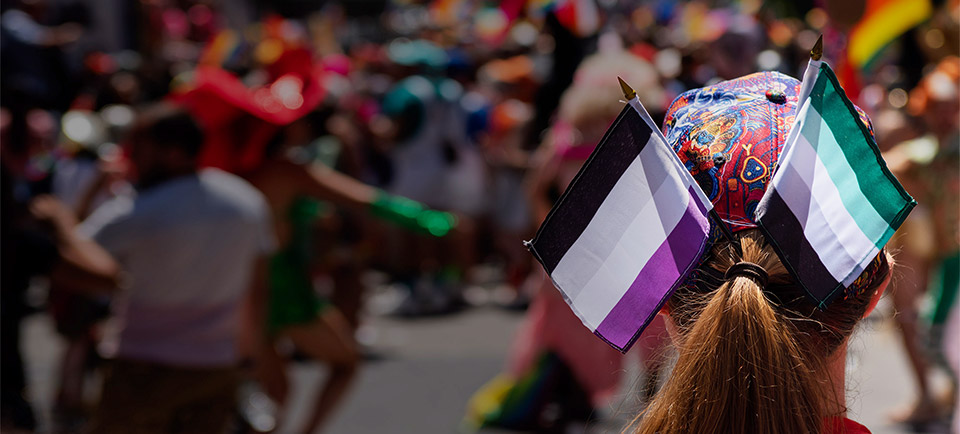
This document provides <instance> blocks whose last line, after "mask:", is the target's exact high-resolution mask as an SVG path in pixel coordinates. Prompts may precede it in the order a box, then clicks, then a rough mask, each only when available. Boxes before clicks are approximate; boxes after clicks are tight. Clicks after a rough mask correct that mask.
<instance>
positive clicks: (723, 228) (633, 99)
mask: <svg viewBox="0 0 960 434" xmlns="http://www.w3.org/2000/svg"><path fill="white" fill-rule="evenodd" d="M617 80H618V81H620V90H621V91H623V97H624V98H626V99H627V103H629V104H630V105H631V106H633V108H634V109H635V110H637V112H639V113H640V116H641V117H642V118H644V120H646V121H647V122H648V123H649V124H650V128H651V129H652V130H653V131H654V134H656V135H658V136H659V137H660V138H661V139H662V140H663V143H664V144H667V139H666V137H663V132H661V131H660V129H659V128H657V126H656V125H655V124H654V123H653V119H650V115H649V114H648V113H647V111H646V110H644V109H643V105H642V104H640V100H639V98H637V92H636V91H635V90H633V88H632V87H630V85H629V84H627V82H625V81H623V79H622V78H620V77H617ZM674 159H675V160H677V161H676V162H677V164H678V166H680V167H679V170H680V171H682V173H683V174H685V175H687V176H689V175H690V172H687V169H686V167H683V165H681V164H679V163H680V160H678V159H676V158H674ZM691 178H692V177H691ZM691 181H693V180H692V179H691ZM693 183H694V184H696V182H695V181H694V182H693ZM697 190H699V187H697ZM701 195H702V193H701ZM701 200H708V199H707V197H706V196H705V195H702V197H701ZM708 214H709V215H710V218H712V219H714V220H715V221H716V223H717V227H719V228H720V232H721V233H722V234H723V237H724V238H726V239H727V241H729V242H730V244H732V245H734V246H736V247H738V248H739V244H738V243H736V242H735V238H734V236H733V232H732V231H730V228H729V227H728V226H727V224H726V223H724V221H723V219H721V218H720V214H717V210H716V209H714V208H713V207H710V211H709V212H708Z"/></svg>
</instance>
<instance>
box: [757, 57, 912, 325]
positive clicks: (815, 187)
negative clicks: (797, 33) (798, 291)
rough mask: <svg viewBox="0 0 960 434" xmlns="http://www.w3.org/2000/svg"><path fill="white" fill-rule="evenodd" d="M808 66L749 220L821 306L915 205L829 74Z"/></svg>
mask: <svg viewBox="0 0 960 434" xmlns="http://www.w3.org/2000/svg"><path fill="white" fill-rule="evenodd" d="M813 63H814V62H811V64H813ZM816 63H819V65H814V66H819V68H808V70H807V71H808V73H806V74H804V86H803V87H802V88H801V89H809V91H808V92H807V91H801V94H800V98H801V100H800V106H799V107H800V111H799V112H798V114H797V117H796V119H797V120H796V121H795V122H794V124H793V127H792V128H791V131H790V135H789V136H788V138H787V142H786V143H785V144H784V149H783V151H782V152H783V156H782V157H781V159H780V165H779V166H778V168H777V169H776V172H775V173H774V175H773V179H772V181H771V185H770V187H769V188H767V191H766V193H764V195H763V198H762V199H761V200H760V204H759V205H758V206H757V211H756V221H757V222H758V223H759V225H760V227H761V228H762V229H763V231H764V233H765V235H766V237H767V240H769V241H770V242H771V245H772V246H773V248H774V250H776V252H777V255H778V256H779V257H780V259H781V261H782V262H783V264H784V265H786V266H787V268H788V269H789V270H790V272H791V274H792V275H793V276H794V278H796V279H797V281H798V282H799V283H800V284H801V285H802V286H803V287H804V288H805V289H806V291H807V294H808V295H809V296H810V297H811V298H812V299H813V300H814V301H815V302H816V303H818V304H819V305H820V306H825V305H826V304H827V303H829V302H830V301H831V300H833V299H834V298H835V297H836V296H838V295H840V294H841V293H843V289H844V288H847V287H849V286H850V284H852V283H853V281H854V280H855V279H856V278H857V277H858V276H860V274H861V273H862V272H863V270H865V269H866V267H867V266H868V265H869V264H870V262H871V261H872V260H873V259H874V258H875V257H876V256H877V254H879V253H880V249H882V248H883V246H884V245H885V244H886V243H887V241H888V240H889V239H890V237H891V236H892V235H893V233H894V231H896V230H897V228H899V227H900V225H901V224H902V223H903V221H904V219H906V218H907V215H908V214H910V211H911V210H912V209H913V207H914V206H915V205H916V202H915V201H914V200H913V198H912V197H910V195H909V194H907V192H906V191H905V190H904V189H903V187H902V186H901V185H900V183H899V182H897V179H896V178H894V176H893V175H892V174H891V173H890V171H889V170H888V169H887V166H886V164H885V163H884V161H883V158H882V157H881V156H880V150H879V149H878V148H877V144H876V142H875V141H874V140H873V136H872V135H871V134H870V133H869V131H868V130H867V127H866V125H864V123H863V122H862V121H861V120H860V117H859V115H858V114H857V111H856V110H855V109H854V107H853V103H851V102H850V100H849V99H847V96H846V95H845V94H844V92H843V89H841V88H840V85H839V84H838V83H837V78H836V76H834V74H833V71H832V70H831V69H830V67H829V66H828V65H827V64H826V62H816ZM810 83H812V86H809V84H810Z"/></svg>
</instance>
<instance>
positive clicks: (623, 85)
mask: <svg viewBox="0 0 960 434" xmlns="http://www.w3.org/2000/svg"><path fill="white" fill-rule="evenodd" d="M617 80H620V90H622V91H623V97H624V98H626V99H627V101H630V100H632V99H634V98H636V97H637V92H635V91H634V90H633V88H632V87H630V85H629V84H627V82H625V81H623V79H622V78H620V77H617Z"/></svg>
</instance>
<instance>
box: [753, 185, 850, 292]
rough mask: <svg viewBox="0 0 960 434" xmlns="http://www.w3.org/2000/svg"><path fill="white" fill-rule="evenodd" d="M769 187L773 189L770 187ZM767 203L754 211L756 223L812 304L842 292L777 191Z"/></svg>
mask: <svg viewBox="0 0 960 434" xmlns="http://www.w3.org/2000/svg"><path fill="white" fill-rule="evenodd" d="M770 188H773V186H771V187H770ZM766 199H768V200H769V202H767V203H766V205H767V206H766V207H765V208H763V209H760V208H758V209H757V216H758V218H757V223H759V224H760V228H761V229H762V230H763V232H764V236H766V238H767V241H769V242H770V245H771V246H773V249H774V250H775V251H776V252H777V255H778V256H779V257H780V262H782V263H783V265H784V266H785V267H787V269H788V270H790V274H792V275H793V276H794V277H795V278H796V279H797V281H798V282H799V283H800V285H801V286H802V287H803V289H804V290H805V291H806V292H807V295H809V296H810V298H811V299H813V301H814V303H815V304H817V305H819V306H821V307H823V306H826V305H827V304H828V303H830V301H832V300H833V298H834V297H836V296H837V295H839V294H842V293H843V291H839V289H841V288H842V285H841V284H840V282H838V281H837V280H836V279H834V278H833V275H832V274H830V271H829V270H827V267H826V266H824V265H823V262H821V261H820V257H819V256H818V255H817V252H816V250H814V249H813V246H811V245H810V242H809V241H807V237H806V236H804V235H803V225H801V224H800V221H799V220H797V217H796V216H795V215H794V214H793V212H792V211H790V208H789V207H788V206H787V203H786V202H784V200H783V198H782V197H780V192H779V191H777V190H773V191H772V192H768V195H767V198H766Z"/></svg>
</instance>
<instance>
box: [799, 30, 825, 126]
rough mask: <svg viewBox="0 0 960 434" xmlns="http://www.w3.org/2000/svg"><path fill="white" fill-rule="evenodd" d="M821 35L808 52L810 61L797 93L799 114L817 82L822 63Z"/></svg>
mask: <svg viewBox="0 0 960 434" xmlns="http://www.w3.org/2000/svg"><path fill="white" fill-rule="evenodd" d="M822 58H823V35H820V37H819V38H817V43H816V44H814V45H813V49H811V50H810V60H809V61H807V69H806V70H804V71H803V80H802V81H801V82H800V92H798V93H797V109H796V110H797V112H798V113H799V112H800V105H801V104H803V102H804V101H806V99H807V98H808V97H809V96H810V90H811V89H813V84H814V83H816V81H817V75H818V74H819V73H820V64H822V63H823V60H821V59H822Z"/></svg>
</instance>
